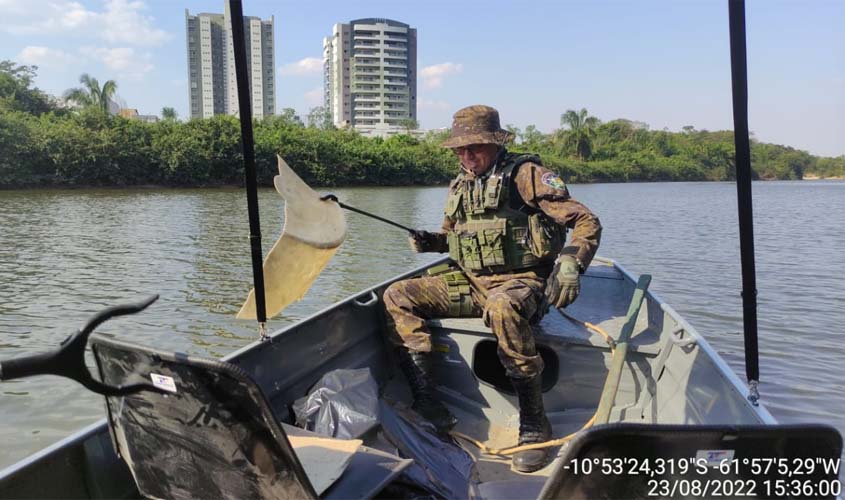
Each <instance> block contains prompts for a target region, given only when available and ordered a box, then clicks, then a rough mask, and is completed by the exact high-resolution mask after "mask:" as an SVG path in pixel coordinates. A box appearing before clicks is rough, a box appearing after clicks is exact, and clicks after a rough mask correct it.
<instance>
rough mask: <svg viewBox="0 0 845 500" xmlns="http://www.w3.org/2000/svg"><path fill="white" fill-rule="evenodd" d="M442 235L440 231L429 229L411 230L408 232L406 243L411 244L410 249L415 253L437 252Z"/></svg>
mask: <svg viewBox="0 0 845 500" xmlns="http://www.w3.org/2000/svg"><path fill="white" fill-rule="evenodd" d="M442 236H443V235H442V234H440V233H432V232H430V231H413V232H411V233H409V234H408V243H409V244H410V245H411V250H413V251H415V252H417V253H424V252H439V251H440V239H441V238H442Z"/></svg>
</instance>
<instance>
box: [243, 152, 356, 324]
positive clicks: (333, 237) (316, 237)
mask: <svg viewBox="0 0 845 500" xmlns="http://www.w3.org/2000/svg"><path fill="white" fill-rule="evenodd" d="M277 158H278V159H279V175H277V176H276V177H275V178H273V184H274V185H275V186H276V191H278V193H279V194H280V195H281V196H282V198H284V199H285V224H284V227H283V228H282V235H281V236H280V237H279V239H278V241H276V243H275V244H274V245H273V248H271V249H270V253H269V254H267V258H266V259H264V294H265V301H266V307H267V317H268V318H272V317H273V316H275V315H277V314H279V313H280V312H282V310H284V308H286V307H287V306H289V305H290V304H291V303H293V302H296V301H297V300H299V299H301V298H302V297H303V296H304V295H305V292H307V291H308V289H309V288H310V287H311V284H312V283H314V280H315V279H317V276H319V275H320V272H322V270H323V268H325V267H326V264H328V262H329V260H331V258H332V256H334V254H335V252H337V249H338V248H339V247H340V244H341V243H343V240H344V238H345V237H346V219H345V218H344V216H343V209H341V208H340V206H339V205H338V204H337V203H336V202H334V201H330V200H325V201H324V200H321V199H320V195H319V194H317V193H316V192H315V191H314V190H313V189H311V188H310V187H308V185H307V184H305V182H303V180H302V179H300V178H299V176H298V175H296V173H295V172H294V171H293V170H292V169H291V168H290V167H289V166H288V164H287V163H285V161H284V160H283V159H282V158H281V157H280V156H278V157H277ZM237 317H238V319H256V312H255V289H252V290H250V292H249V296H247V299H246V302H244V305H243V307H241V310H240V311H239V312H238V315H237Z"/></svg>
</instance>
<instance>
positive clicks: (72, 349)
mask: <svg viewBox="0 0 845 500" xmlns="http://www.w3.org/2000/svg"><path fill="white" fill-rule="evenodd" d="M156 300H158V295H153V296H152V297H148V298H147V299H145V300H142V301H141V302H137V303H134V304H124V305H119V306H113V307H108V308H106V309H103V310H102V311H100V312H98V313H97V314H95V315H94V316H92V317H91V319H89V320H88V322H87V323H86V324H85V326H84V327H82V329H81V330H79V331H77V332H76V333H74V334H72V335H70V336H69V337H68V338H66V339H65V340H63V341H62V343H61V344H60V345H59V347H58V348H57V349H53V350H52V351H49V352H44V353H41V354H34V355H31V356H23V357H20V358H14V359H7V360H4V361H0V380H12V379H16V378H23V377H31V376H33V375H58V376H60V377H65V378H69V379H71V380H75V381H77V382H79V383H80V384H82V385H83V386H85V388H86V389H88V390H89V391H91V392H96V393H97V394H102V395H103V396H123V395H126V394H133V393H136V392H140V391H146V390H152V391H156V392H161V389H159V388H157V387H155V386H154V385H153V384H152V383H139V384H131V385H122V386H117V387H115V386H110V385H105V384H103V383H102V382H100V381H98V380H95V379H94V378H93V377H92V376H91V373H90V372H89V371H88V367H86V366H85V346H86V345H87V344H88V337H89V336H90V335H91V333H92V332H93V331H94V329H95V328H97V327H98V326H100V325H101V324H102V323H104V322H106V321H108V320H109V319H111V318H114V317H116V316H125V315H127V314H135V313H137V312H141V311H143V310H144V309H146V308H147V307H148V306H149V305H150V304H152V303H153V302H155V301H156Z"/></svg>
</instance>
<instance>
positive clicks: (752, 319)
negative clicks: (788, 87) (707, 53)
mask: <svg viewBox="0 0 845 500" xmlns="http://www.w3.org/2000/svg"><path fill="white" fill-rule="evenodd" d="M728 10H729V15H730V33H731V80H732V84H733V110H734V145H735V146H736V194H737V206H738V208H739V250H740V256H741V260H742V319H743V327H744V328H743V330H744V332H745V374H746V377H747V378H748V382H749V385H750V386H751V387H750V388H751V395H749V399H751V400H752V402H755V403H756V398H757V397H759V396H758V395H757V382H758V381H759V380H760V367H759V359H758V354H757V279H756V270H755V268H754V221H753V213H752V204H751V146H750V144H749V141H748V66H747V63H746V53H745V0H728Z"/></svg>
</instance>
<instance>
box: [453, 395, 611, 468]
mask: <svg viewBox="0 0 845 500" xmlns="http://www.w3.org/2000/svg"><path fill="white" fill-rule="evenodd" d="M450 409H451V410H452V411H453V413H454V414H455V416H456V417H457V418H458V425H456V426H455V430H456V431H458V432H461V433H462V434H466V435H467V436H470V437H472V438H474V439H476V440H478V441H480V442H481V443H483V444H484V445H485V446H487V447H488V448H499V449H501V448H508V447H511V446H515V445H516V444H517V441H518V437H519V418H518V415H517V414H514V415H513V418H511V419H509V420H508V421H507V422H506V423H505V425H497V424H496V423H490V424H489V428H488V432H487V437H486V439H480V437H481V436H478V435H477V434H479V432H478V429H480V428H482V426H483V425H487V422H481V421H480V419H478V418H477V417H473V415H472V414H471V413H469V412H465V411H462V410H460V409H457V408H450ZM594 413H595V409H594V408H589V409H572V410H567V411H563V412H554V413H547V414H546V416H547V417H548V418H549V422H550V423H551V424H552V435H553V437H554V438H560V437H563V436H567V435H569V434H572V433H574V432H576V431H578V430H580V429H581V428H582V427H583V426H584V424H585V423H586V422H587V421H588V420H589V419H590V418H591V417H592V416H593V414H594ZM461 445H462V447H463V448H464V449H465V450H466V451H467V452H469V453H470V454H471V455H472V456H473V458H474V459H475V463H476V469H477V472H478V481H479V483H486V482H489V481H501V480H503V479H506V478H508V477H510V476H512V477H514V478H516V477H519V476H542V477H549V476H550V475H551V473H552V471H553V470H554V468H555V466H556V465H557V461H558V460H559V459H560V458H559V455H560V451H561V447H556V448H553V449H552V455H553V456H555V457H556V458H555V459H554V461H552V462H550V463H549V465H547V466H546V467H543V468H542V469H540V470H538V471H536V472H532V473H530V474H526V473H522V472H516V471H514V470H512V469H511V457H509V456H496V455H489V454H485V453H482V452H481V451H480V450H479V449H478V448H477V447H476V446H475V445H473V444H468V443H467V444H465V443H461Z"/></svg>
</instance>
